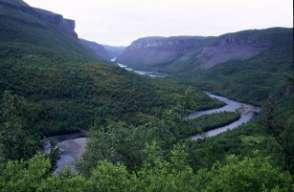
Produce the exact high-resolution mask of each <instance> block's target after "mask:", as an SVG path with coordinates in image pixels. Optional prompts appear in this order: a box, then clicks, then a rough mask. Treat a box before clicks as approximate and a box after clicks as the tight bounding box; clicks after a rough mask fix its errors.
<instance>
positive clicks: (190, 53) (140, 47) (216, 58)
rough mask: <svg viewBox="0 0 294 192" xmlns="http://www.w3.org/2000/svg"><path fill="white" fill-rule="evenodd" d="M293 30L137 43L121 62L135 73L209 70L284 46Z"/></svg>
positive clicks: (125, 53)
mask: <svg viewBox="0 0 294 192" xmlns="http://www.w3.org/2000/svg"><path fill="white" fill-rule="evenodd" d="M291 33H293V32H292V30H291V29H287V28H271V29H265V30H248V31H241V32H236V33H230V34H225V35H221V36H218V37H198V36H196V37H193V36H192V37H191V36H190V37H189V36H188V37H186V36H182V37H181V36H180V37H168V38H165V37H149V38H142V39H139V40H136V41H134V42H133V43H132V44H131V45H130V46H129V47H127V49H126V50H125V51H124V52H123V54H122V55H121V56H120V57H119V59H118V61H119V62H121V63H123V64H125V65H128V66H130V67H133V68H136V69H148V70H156V71H165V72H184V71H191V70H192V71H196V70H199V69H210V68H212V67H214V66H217V65H219V64H222V63H225V62H228V61H232V60H246V59H250V58H253V57H255V56H257V55H259V54H261V53H263V52H265V51H266V50H269V49H271V48H272V47H275V46H277V45H279V44H281V43H283V42H285V43H287V42H288V43H289V40H290V38H291Z"/></svg>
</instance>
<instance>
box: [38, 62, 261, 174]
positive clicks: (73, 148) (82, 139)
mask: <svg viewBox="0 0 294 192" xmlns="http://www.w3.org/2000/svg"><path fill="white" fill-rule="evenodd" d="M118 66H119V67H121V68H123V69H125V70H127V71H132V72H134V73H137V74H139V75H144V76H149V77H152V78H157V77H159V78H163V77H165V76H166V75H165V74H157V73H154V72H144V71H137V70H133V69H131V68H129V67H127V66H125V65H122V64H118ZM206 94H207V95H208V96H209V97H210V98H212V99H217V100H219V101H222V102H224V103H225V106H223V107H221V108H217V109H210V110H204V111H196V112H194V113H192V114H190V115H188V116H187V117H186V118H184V119H185V120H193V119H197V118H199V117H201V116H204V115H211V114H215V113H221V112H236V111H238V112H239V113H240V118H239V119H238V120H236V121H234V122H233V123H230V124H228V125H226V126H223V127H219V128H216V129H213V130H210V131H207V132H204V133H202V134H196V135H194V136H192V137H191V139H192V140H194V141H197V140H200V139H204V138H207V137H214V136H217V135H219V134H222V133H224V132H226V131H229V130H233V129H236V128H238V127H240V126H241V125H243V124H245V123H248V122H249V121H250V120H252V118H254V116H255V114H256V113H258V112H259V111H260V108H259V107H256V106H253V105H250V104H246V103H241V102H238V101H236V100H232V99H229V98H226V97H222V96H219V95H215V94H212V93H209V92H206ZM49 140H56V141H57V142H58V144H57V145H58V147H59V150H60V158H59V160H58V161H57V168H56V170H55V172H54V173H55V174H57V173H59V172H60V171H62V170H63V169H64V168H65V167H69V168H71V169H72V170H74V171H76V170H77V167H76V162H77V161H78V160H80V159H81V158H82V155H83V153H84V152H85V149H86V145H87V142H88V138H87V137H86V136H85V135H83V134H68V135H61V136H56V137H50V138H47V139H45V142H44V147H43V148H44V151H45V153H49V151H50V143H49Z"/></svg>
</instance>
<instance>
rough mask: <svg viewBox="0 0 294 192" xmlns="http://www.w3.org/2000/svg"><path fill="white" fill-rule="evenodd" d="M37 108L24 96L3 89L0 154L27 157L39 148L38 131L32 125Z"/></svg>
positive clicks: (17, 157) (13, 157) (12, 157)
mask: <svg viewBox="0 0 294 192" xmlns="http://www.w3.org/2000/svg"><path fill="white" fill-rule="evenodd" d="M37 114H38V109H36V108H35V106H32V105H30V104H29V103H27V102H26V101H25V100H24V98H22V97H19V96H17V95H13V94H12V93H11V92H8V91H5V92H4V94H3V98H2V102H1V107H0V156H2V157H3V158H4V159H12V160H16V159H22V158H24V159H27V158H30V157H32V155H33V154H35V153H36V151H37V150H38V149H39V143H40V137H39V131H38V130H37V129H35V128H36V127H35V126H34V125H35V124H36V122H37V119H38V116H37Z"/></svg>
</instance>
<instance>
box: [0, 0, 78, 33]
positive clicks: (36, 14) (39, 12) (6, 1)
mask: <svg viewBox="0 0 294 192" xmlns="http://www.w3.org/2000/svg"><path fill="white" fill-rule="evenodd" d="M8 9H9V10H10V11H14V12H15V13H17V14H15V15H13V16H11V15H9V16H8V15H7V14H5V13H6V12H7V10H8ZM0 11H1V12H0V15H1V16H2V17H9V19H14V20H19V21H20V22H26V23H28V21H27V20H23V18H22V14H25V15H26V17H27V16H28V15H30V16H32V20H31V23H32V24H35V25H36V26H37V25H39V26H41V27H47V26H48V25H50V26H53V27H54V28H55V29H57V30H58V31H59V32H62V33H66V34H68V35H70V36H72V37H74V38H77V34H76V32H75V31H74V30H75V21H73V20H70V19H65V18H63V16H62V15H59V14H56V13H52V12H50V11H46V10H43V9H38V8H33V7H30V6H29V5H27V4H26V3H25V2H23V1H21V0H0ZM37 18H38V19H39V20H41V21H42V22H38V21H37V20H36V19H37Z"/></svg>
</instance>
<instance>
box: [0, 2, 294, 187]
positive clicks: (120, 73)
mask: <svg viewBox="0 0 294 192" xmlns="http://www.w3.org/2000/svg"><path fill="white" fill-rule="evenodd" d="M48 2H49V1H48ZM62 2H63V0H60V3H62ZM103 2H104V1H103ZM193 2H194V1H193ZM38 3H39V1H38ZM50 3H53V1H50ZM72 3H73V2H72ZM75 3H76V2H75ZM87 3H89V2H86V1H85V2H84V3H83V4H80V5H79V6H78V7H75V9H76V10H82V7H83V6H87V5H88V4H87ZM91 3H94V2H92V1H91ZM95 3H97V4H93V7H92V8H93V10H95V6H94V5H97V7H99V8H100V5H101V3H102V1H101V2H100V1H99V2H95ZM104 3H105V5H106V4H107V3H109V2H108V1H107V2H106V1H105V2H104ZM129 3H130V2H129ZM133 3H135V1H134V2H132V3H130V4H128V3H125V4H124V5H123V6H125V8H127V7H132V6H131V5H133ZM146 3H151V4H154V2H151V1H150V2H149V1H148V2H146ZM181 3H183V4H184V3H185V2H184V1H183V2H181ZM191 3H192V1H191ZM98 5H99V6H98ZM117 5H118V6H119V5H120V4H117ZM120 6H122V5H120ZM140 6H141V5H140ZM140 6H138V7H140ZM59 7H60V8H64V9H71V8H72V7H71V5H68V6H64V7H63V6H61V4H60V6H59ZM102 7H103V6H102ZM156 7H157V6H156ZM121 8H122V7H121ZM158 8H160V10H161V9H163V7H160V6H159V7H158ZM113 9H114V8H113V7H111V9H110V8H109V9H106V8H105V9H104V8H103V11H102V12H95V14H97V15H95V16H94V15H93V16H92V15H89V14H90V11H91V10H92V9H91V10H87V11H86V12H78V13H76V12H77V11H74V9H72V10H70V13H71V14H75V15H76V14H78V15H77V17H78V18H79V19H77V21H74V20H72V19H68V18H66V17H64V16H63V15H61V14H59V13H54V12H51V11H47V10H44V9H40V8H36V7H33V6H31V5H29V4H28V3H26V2H25V1H22V0H0V192H14V191H21V192H35V191H36V192H137V191H140V192H182V191H185V192H227V191H230V192H245V191H246V192H247V191H250V192H260V191H264V192H265V191H266V192H290V191H293V189H294V188H293V187H294V184H293V183H294V182H293V181H294V143H293V142H294V141H293V138H294V126H293V125H294V107H293V106H294V76H293V71H294V68H293V67H294V65H293V28H289V27H273V28H266V29H245V30H242V31H237V32H230V31H227V32H226V33H224V34H220V35H215V36H209V35H201V34H197V33H196V34H193V35H189V36H186V35H180V36H177V35H176V36H170V37H168V36H167V37H164V36H146V37H144V34H145V30H146V29H144V28H142V29H141V28H139V27H138V29H136V28H137V26H136V25H133V27H132V28H134V29H136V30H139V31H137V32H140V33H138V35H140V36H141V38H139V39H137V40H135V41H133V42H132V43H131V44H130V45H129V46H125V45H119V44H120V43H119V42H122V41H124V38H123V37H126V36H127V34H128V33H127V32H126V31H127V30H128V28H127V27H125V26H123V27H121V28H120V29H119V30H118V31H117V39H118V41H119V42H117V45H119V46H112V45H107V43H105V42H106V41H105V42H103V41H102V39H101V42H100V40H99V39H100V36H99V34H100V35H101V34H102V33H99V32H103V30H106V32H107V38H111V34H112V33H110V32H112V31H115V30H114V29H112V28H111V27H110V23H108V22H107V21H108V20H109V19H110V18H111V17H107V18H100V17H99V19H101V22H102V21H103V24H105V25H102V24H101V25H100V24H97V23H95V22H93V23H92V22H91V21H92V19H97V18H98V16H99V14H103V13H104V12H109V13H111V11H112V10H113ZM186 9H188V8H186ZM60 10H62V9H60ZM123 10H124V9H123ZM128 10H132V9H128ZM152 10H153V9H152ZM172 10H173V9H172ZM88 11H89V12H88ZM194 12H195V14H196V13H198V12H197V11H194V10H193V14H194ZM63 14H64V15H70V14H68V13H63ZM120 14H121V15H120ZM136 14H141V13H140V10H138V12H136ZM153 14H155V12H154V13H153V12H152V14H149V16H150V18H154V15H153ZM191 14H192V13H191ZM84 15H86V16H88V17H87V18H86V19H85V17H84V19H82V17H83V16H84ZM110 15H113V14H109V16H110ZM126 15H128V14H126ZM126 15H125V14H122V12H120V11H116V12H115V14H114V15H113V16H116V17H119V19H121V18H123V16H126ZM90 16H91V17H90ZM96 16H97V18H96ZM149 16H148V17H149ZM167 16H168V15H165V17H167ZM182 16H185V14H184V15H181V17H180V16H179V17H177V19H181V18H182ZM128 17H129V18H131V19H130V21H131V20H134V21H135V20H136V19H138V18H136V17H135V16H130V15H128ZM165 17H163V18H165ZM157 19H158V20H160V19H162V18H157ZM157 19H156V20H157ZM201 19H202V18H201ZM206 19H207V18H206ZM156 20H153V21H152V22H151V23H153V22H155V21H156ZM86 21H87V22H86ZM96 21H97V20H96ZM138 21H139V22H138V23H137V24H138V25H139V24H146V23H145V20H144V19H143V18H140V19H139V20H138ZM80 22H82V23H83V22H86V23H87V24H88V25H90V26H91V30H90V31H91V34H92V37H96V38H97V39H98V40H99V41H98V40H97V39H96V40H97V42H95V41H94V40H93V39H91V38H90V36H88V37H89V38H84V37H85V36H84V35H81V34H80V30H83V29H82V28H83V27H82V26H84V27H85V26H86V25H83V24H82V23H80ZM252 22H253V21H252ZM164 23H165V22H164ZM167 23H168V22H167ZM167 23H165V24H167ZM224 23H226V21H224ZM84 24H85V23H84ZM122 24H127V23H123V22H122ZM207 24H208V23H207ZM222 24H223V23H222ZM76 26H78V28H77V29H76ZM271 26H274V25H271ZM189 27H192V25H191V23H189ZM161 28H164V25H162V26H156V27H155V28H154V27H152V29H153V30H155V29H161ZM197 28H199V29H201V26H197ZM95 30H97V31H96V32H95ZM77 31H78V32H79V33H78V32H77ZM104 32H105V31H104ZM204 32H205V31H204ZM146 34H147V33H146ZM152 34H153V33H152ZM170 34H174V33H170ZM203 34H205V33H203ZM112 35H113V34H112ZM155 35H156V33H155ZM98 37H99V38H98ZM134 39H135V38H134Z"/></svg>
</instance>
